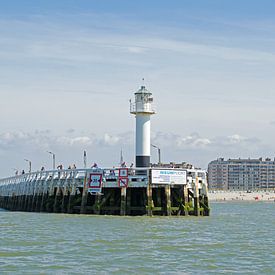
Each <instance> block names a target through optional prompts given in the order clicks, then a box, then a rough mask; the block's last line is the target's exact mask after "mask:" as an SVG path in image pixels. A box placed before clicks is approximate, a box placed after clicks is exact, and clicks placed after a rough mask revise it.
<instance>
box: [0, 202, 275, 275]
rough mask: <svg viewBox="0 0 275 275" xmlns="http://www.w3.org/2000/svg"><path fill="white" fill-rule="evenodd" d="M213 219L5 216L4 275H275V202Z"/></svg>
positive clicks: (235, 206)
mask: <svg viewBox="0 0 275 275" xmlns="http://www.w3.org/2000/svg"><path fill="white" fill-rule="evenodd" d="M211 207H212V212H211V216H210V217H204V218H196V217H188V218H185V217H170V218H168V217H153V218H150V217H116V216H87V215H85V216H82V215H63V214H40V213H23V212H7V211H1V210H0V274H7V273H9V274H68V273H69V274H109V273H112V274H153V273H154V274H210V273H213V274H215V273H219V274H220V273H226V274H230V273H237V274H259V273H261V274H275V242H274V241H275V203H261V202H259V203H244V202H242V203H212V204H211Z"/></svg>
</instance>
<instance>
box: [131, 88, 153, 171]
mask: <svg viewBox="0 0 275 275" xmlns="http://www.w3.org/2000/svg"><path fill="white" fill-rule="evenodd" d="M152 103H153V97H152V93H151V92H149V91H148V90H147V89H146V88H145V86H141V87H140V89H139V90H138V91H137V92H136V93H135V102H134V103H132V102H131V101H130V113H131V114H134V115H135V116H136V167H149V166H150V156H151V154H150V145H151V141H150V140H151V129H150V128H151V125H150V116H151V115H153V114H155V110H154V109H153V106H152Z"/></svg>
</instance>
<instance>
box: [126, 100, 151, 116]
mask: <svg viewBox="0 0 275 275" xmlns="http://www.w3.org/2000/svg"><path fill="white" fill-rule="evenodd" d="M130 113H132V114H136V113H150V114H155V113H156V109H155V106H153V105H152V104H151V103H139V102H138V103H136V102H134V103H130Z"/></svg>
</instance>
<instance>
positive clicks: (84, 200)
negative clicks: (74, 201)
mask: <svg viewBox="0 0 275 275" xmlns="http://www.w3.org/2000/svg"><path fill="white" fill-rule="evenodd" d="M87 200H88V188H87V175H85V178H84V182H83V190H82V199H81V207H80V214H86V207H87Z"/></svg>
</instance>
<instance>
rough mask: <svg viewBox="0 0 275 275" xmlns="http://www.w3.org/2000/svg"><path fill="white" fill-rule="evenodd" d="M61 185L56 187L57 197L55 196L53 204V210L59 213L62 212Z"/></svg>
mask: <svg viewBox="0 0 275 275" xmlns="http://www.w3.org/2000/svg"><path fill="white" fill-rule="evenodd" d="M60 193H61V189H60V187H57V188H56V192H55V197H54V205H53V212H54V213H58V212H60Z"/></svg>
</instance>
